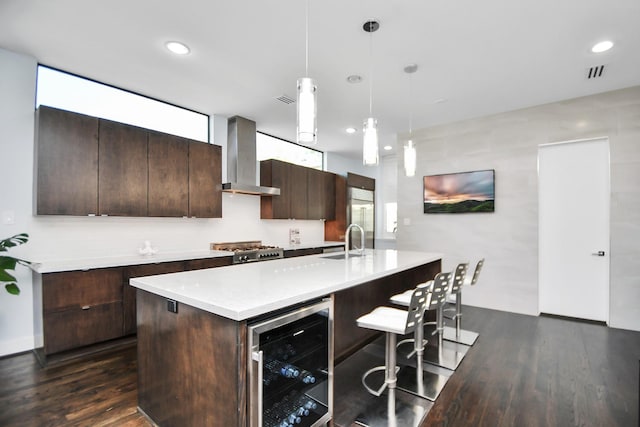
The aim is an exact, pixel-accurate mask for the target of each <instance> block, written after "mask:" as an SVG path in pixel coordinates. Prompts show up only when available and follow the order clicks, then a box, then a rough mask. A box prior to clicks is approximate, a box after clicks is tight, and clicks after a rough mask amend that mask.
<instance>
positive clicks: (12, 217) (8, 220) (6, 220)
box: [2, 211, 16, 225]
mask: <svg viewBox="0 0 640 427" xmlns="http://www.w3.org/2000/svg"><path fill="white" fill-rule="evenodd" d="M15 222H16V213H15V212H14V211H2V223H3V224H5V225H11V224H15Z"/></svg>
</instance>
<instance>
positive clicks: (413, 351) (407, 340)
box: [396, 338, 429, 359]
mask: <svg viewBox="0 0 640 427" xmlns="http://www.w3.org/2000/svg"><path fill="white" fill-rule="evenodd" d="M410 342H412V343H415V342H416V340H415V339H414V338H407V339H404V340H402V341H400V342H398V344H396V348H398V347H400V345H402V344H408V343H410ZM428 342H429V340H424V339H423V340H422V347H421V348H420V353H421V354H422V351H424V347H425V346H426V345H427V343H428ZM417 352H418V350H416V348H415V346H414V348H413V350H412V351H411V352H410V353H409V354H407V359H411V358H412V357H413V355H414V354H416V353H417Z"/></svg>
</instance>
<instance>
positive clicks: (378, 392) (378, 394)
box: [362, 366, 400, 397]
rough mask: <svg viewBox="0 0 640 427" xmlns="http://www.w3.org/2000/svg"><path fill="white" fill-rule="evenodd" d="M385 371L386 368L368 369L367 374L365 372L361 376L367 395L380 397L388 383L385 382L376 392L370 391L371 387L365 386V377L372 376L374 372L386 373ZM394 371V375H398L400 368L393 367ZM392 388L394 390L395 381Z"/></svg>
mask: <svg viewBox="0 0 640 427" xmlns="http://www.w3.org/2000/svg"><path fill="white" fill-rule="evenodd" d="M386 369H387V367H386V366H376V367H374V368H371V369H369V370H368V371H367V372H365V373H364V374H363V375H362V385H363V386H364V388H365V389H367V391H368V392H369V393H371V394H373V395H374V396H378V397H379V396H380V395H382V392H384V389H385V388H387V386H388V385H389V382H387V381H386V380H385V381H384V382H383V383H382V385H381V386H380V387H379V388H378V389H377V390H374V389H372V388H371V387H369V386H368V385H367V382H366V380H367V377H368V376H369V375H371V374H373V373H374V372H379V371H386ZM395 371H396V374H398V371H400V367H399V366H396V367H395ZM393 388H395V381H394V387H393Z"/></svg>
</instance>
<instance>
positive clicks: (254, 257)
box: [210, 240, 284, 264]
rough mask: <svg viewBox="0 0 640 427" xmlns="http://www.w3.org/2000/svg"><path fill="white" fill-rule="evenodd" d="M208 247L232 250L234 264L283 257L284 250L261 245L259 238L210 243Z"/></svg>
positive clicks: (218, 249) (217, 249)
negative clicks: (245, 240)
mask: <svg viewBox="0 0 640 427" xmlns="http://www.w3.org/2000/svg"><path fill="white" fill-rule="evenodd" d="M210 247H211V250H216V251H231V252H233V263H234V264H241V263H245V262H254V261H267V260H270V259H278V258H284V250H283V249H282V248H279V247H277V246H267V245H263V244H262V242H261V241H260V240H252V241H247V242H225V243H211V245H210Z"/></svg>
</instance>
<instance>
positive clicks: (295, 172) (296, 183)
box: [276, 165, 309, 219]
mask: <svg viewBox="0 0 640 427" xmlns="http://www.w3.org/2000/svg"><path fill="white" fill-rule="evenodd" d="M307 177H308V169H307V168H305V167H302V166H298V165H289V206H290V207H289V209H290V210H289V218H293V219H309V209H308V207H309V206H308V203H309V199H308V197H309V194H308V188H309V183H308V181H307ZM276 197H277V196H276Z"/></svg>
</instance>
